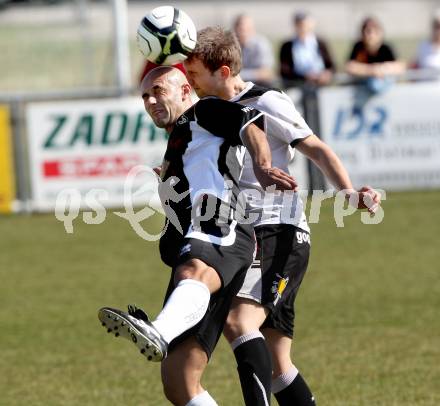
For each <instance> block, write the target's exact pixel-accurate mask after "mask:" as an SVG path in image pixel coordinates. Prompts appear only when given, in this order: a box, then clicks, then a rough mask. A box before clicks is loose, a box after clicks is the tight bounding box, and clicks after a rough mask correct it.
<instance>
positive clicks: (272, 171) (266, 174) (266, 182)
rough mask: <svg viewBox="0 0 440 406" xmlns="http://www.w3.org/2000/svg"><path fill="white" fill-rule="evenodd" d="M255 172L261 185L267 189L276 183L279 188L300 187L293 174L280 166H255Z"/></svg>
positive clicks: (291, 188) (295, 188)
mask: <svg viewBox="0 0 440 406" xmlns="http://www.w3.org/2000/svg"><path fill="white" fill-rule="evenodd" d="M254 173H255V176H256V178H257V179H258V182H260V185H261V186H262V187H263V188H264V189H266V188H267V187H269V186H272V185H275V188H276V189H277V190H294V191H296V190H297V189H298V183H297V182H296V180H295V178H294V177H293V176H290V175H289V174H287V173H286V172H284V171H283V170H281V169H278V168H261V167H259V166H257V167H254Z"/></svg>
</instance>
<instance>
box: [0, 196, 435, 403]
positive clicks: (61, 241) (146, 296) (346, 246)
mask: <svg viewBox="0 0 440 406" xmlns="http://www.w3.org/2000/svg"><path fill="white" fill-rule="evenodd" d="M439 202H440V192H418V193H394V194H389V195H388V198H387V200H386V201H385V202H384V209H385V218H384V221H383V222H382V223H381V224H379V225H374V226H373V225H370V226H367V225H363V224H361V222H360V217H359V213H357V214H355V215H353V216H351V217H350V218H349V219H348V220H346V227H344V228H336V226H335V223H334V220H333V218H332V205H331V203H330V202H327V203H326V204H325V205H324V206H323V209H322V212H321V219H320V222H319V223H318V224H314V225H312V232H313V234H312V241H313V242H312V247H313V248H312V260H311V264H310V267H309V272H308V275H307V276H306V278H305V280H304V283H303V286H302V288H301V290H300V294H299V297H298V300H297V321H296V340H295V351H294V358H295V360H296V361H295V362H296V364H297V366H298V367H299V369H300V370H301V371H302V373H303V375H304V376H305V377H306V378H307V379H308V381H309V383H310V385H311V387H312V388H313V390H314V393H315V396H316V398H317V401H318V404H319V405H321V406H348V405H350V406H363V405H365V406H367V405H368V406H381V405H383V406H385V405H386V406H392V405H395V406H402V405H411V406H422V405H423V406H427V405H433V406H434V405H438V404H440V392H439V391H438V383H439V382H440V366H439V360H440V319H439V308H440V283H439V273H438V270H439V248H438V234H439V231H440V227H439V218H440V205H439ZM160 222H161V220H160V219H158V218H156V219H154V221H153V222H151V223H150V225H149V226H150V227H152V228H156V229H157V228H158V227H159V226H160ZM0 253H1V255H0V281H1V282H0V291H1V295H0V303H1V306H0V320H1V331H0V351H1V356H0V371H1V372H0V394H1V396H0V405H2V406H3V405H7V406H9V405H44V406H51V405H75V406H77V405H94V406H95V405H107V406H108V405H148V406H156V405H159V406H160V405H166V404H167V403H166V401H165V400H164V397H163V395H162V392H161V385H160V377H159V365H157V364H151V363H148V362H147V361H146V360H145V359H144V358H143V357H141V356H140V354H138V352H137V350H136V349H135V347H134V346H133V345H132V344H131V343H129V342H127V341H125V340H123V339H119V338H114V337H113V336H110V335H107V334H106V332H105V330H104V329H103V328H102V327H101V326H100V324H99V322H98V320H97V310H98V308H99V307H101V306H103V305H111V306H116V307H125V305H126V304H127V303H136V304H138V305H141V306H142V307H144V308H145V309H147V310H148V311H149V312H150V314H152V315H155V314H156V313H157V311H158V310H159V309H160V306H161V302H162V295H163V293H164V290H165V287H166V284H167V279H168V269H167V268H166V267H165V266H163V265H162V264H161V263H160V260H159V259H158V254H157V246H156V244H154V243H151V242H145V241H143V240H141V239H140V238H139V237H138V236H137V235H136V234H135V233H134V231H133V230H132V229H131V228H130V226H129V224H128V223H127V222H126V221H125V220H123V219H121V218H119V217H116V216H115V215H114V214H111V213H108V216H107V219H106V221H105V222H104V223H103V224H101V225H86V224H84V223H83V222H82V221H81V220H80V219H77V220H76V221H75V223H74V233H73V234H70V235H68V234H66V233H65V231H64V227H63V225H62V223H60V222H59V221H57V220H56V219H55V217H54V215H52V214H47V215H34V216H27V215H14V216H6V217H0ZM204 384H205V386H206V388H208V389H209V391H210V393H212V395H213V396H214V397H215V398H216V399H217V401H218V403H219V404H220V405H226V406H234V405H242V400H241V392H240V388H239V383H238V377H237V374H236V371H235V363H234V360H233V357H232V355H231V351H230V350H229V348H228V346H227V345H226V344H225V341H224V340H223V339H222V340H221V342H220V344H219V346H218V348H217V350H216V352H215V354H214V356H213V359H212V362H211V363H210V366H209V368H208V370H207V372H206V375H205V379H204ZM274 404H276V403H275V402H274Z"/></svg>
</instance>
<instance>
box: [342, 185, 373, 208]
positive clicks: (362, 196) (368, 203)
mask: <svg viewBox="0 0 440 406" xmlns="http://www.w3.org/2000/svg"><path fill="white" fill-rule="evenodd" d="M354 193H356V194H357V198H356V199H355V201H356V202H357V208H358V209H368V211H369V213H370V214H374V213H375V212H376V211H377V209H378V207H379V205H380V201H381V196H380V193H378V192H377V191H376V190H374V189H373V188H372V187H370V186H364V187H362V188H360V189H359V190H358V191H353V192H351V193H349V194H348V195H347V196H348V197H350V195H351V194H354Z"/></svg>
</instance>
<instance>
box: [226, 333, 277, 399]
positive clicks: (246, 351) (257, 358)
mask: <svg viewBox="0 0 440 406" xmlns="http://www.w3.org/2000/svg"><path fill="white" fill-rule="evenodd" d="M234 354H235V359H236V360H237V364H238V365H237V370H238V375H239V377H240V384H241V390H242V392H243V397H244V402H245V405H246V406H260V405H261V406H267V405H269V404H270V395H271V385H272V379H271V375H272V365H271V359H270V354H269V350H268V349H267V346H266V342H265V340H264V339H263V338H262V337H256V338H252V339H250V340H249V341H246V342H244V343H242V344H240V345H239V346H238V347H236V348H235V349H234Z"/></svg>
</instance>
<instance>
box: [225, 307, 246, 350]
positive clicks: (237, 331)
mask: <svg viewBox="0 0 440 406" xmlns="http://www.w3.org/2000/svg"><path fill="white" fill-rule="evenodd" d="M244 330H245V328H244V326H243V323H242V321H241V320H240V319H239V318H237V317H235V315H233V314H231V313H229V315H228V318H227V320H226V323H225V325H224V327H223V335H224V336H225V337H226V339H227V340H228V341H229V342H230V343H231V342H232V341H234V340H235V339H236V338H237V337H240V336H241V335H243V334H244Z"/></svg>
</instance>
